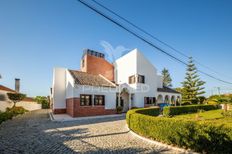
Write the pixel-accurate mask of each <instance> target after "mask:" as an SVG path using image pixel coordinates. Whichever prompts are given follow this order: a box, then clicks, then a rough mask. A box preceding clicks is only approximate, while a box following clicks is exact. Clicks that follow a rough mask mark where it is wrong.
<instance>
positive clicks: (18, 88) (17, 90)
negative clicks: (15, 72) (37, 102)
mask: <svg viewBox="0 0 232 154" xmlns="http://www.w3.org/2000/svg"><path fill="white" fill-rule="evenodd" d="M19 90H20V79H18V78H15V91H16V92H17V93H19Z"/></svg>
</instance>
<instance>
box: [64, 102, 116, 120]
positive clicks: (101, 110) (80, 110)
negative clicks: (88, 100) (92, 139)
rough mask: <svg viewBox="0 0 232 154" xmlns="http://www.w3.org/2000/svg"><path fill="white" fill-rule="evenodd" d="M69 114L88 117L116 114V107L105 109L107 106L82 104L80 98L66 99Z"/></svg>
mask: <svg viewBox="0 0 232 154" xmlns="http://www.w3.org/2000/svg"><path fill="white" fill-rule="evenodd" d="M66 106H67V114H69V115H70V116H72V117H86V116H97V115H110V114H116V110H115V109H105V106H80V98H69V99H66Z"/></svg>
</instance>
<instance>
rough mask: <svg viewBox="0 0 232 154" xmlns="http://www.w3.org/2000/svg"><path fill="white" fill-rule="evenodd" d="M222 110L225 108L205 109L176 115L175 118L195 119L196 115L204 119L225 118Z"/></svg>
mask: <svg viewBox="0 0 232 154" xmlns="http://www.w3.org/2000/svg"><path fill="white" fill-rule="evenodd" d="M222 112H224V111H223V110H221V109H220V110H211V111H203V112H198V113H192V114H183V115H176V116H174V118H184V119H189V120H191V119H194V118H196V117H199V118H202V119H203V120H211V119H220V118H223V115H222Z"/></svg>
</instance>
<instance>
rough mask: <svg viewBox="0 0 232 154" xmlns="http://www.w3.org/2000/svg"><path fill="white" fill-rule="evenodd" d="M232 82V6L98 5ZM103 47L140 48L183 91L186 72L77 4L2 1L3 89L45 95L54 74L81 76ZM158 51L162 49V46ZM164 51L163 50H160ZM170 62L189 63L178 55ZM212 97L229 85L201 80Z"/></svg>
mask: <svg viewBox="0 0 232 154" xmlns="http://www.w3.org/2000/svg"><path fill="white" fill-rule="evenodd" d="M98 1H99V2H101V3H102V4H104V5H105V6H107V7H109V8H111V9H112V10H114V11H116V12H117V13H119V14H120V15H122V16H124V17H126V18H127V19H129V20H130V21H132V22H133V23H135V24H137V25H138V26H140V27H142V28H144V29H146V30H147V31H149V32H150V33H152V34H154V35H155V36H156V37H158V38H159V39H161V40H163V41H165V42H167V43H169V44H170V45H172V46H174V47H175V48H177V49H179V50H181V51H182V52H184V53H185V54H187V55H191V56H193V57H194V58H196V59H197V60H198V61H200V62H201V63H203V64H205V65H207V66H209V67H211V68H213V69H215V70H217V71H218V72H221V74H222V75H220V76H219V75H217V74H214V73H213V72H210V71H209V70H207V69H205V68H202V67H199V69H201V70H204V71H207V72H208V73H211V74H213V75H215V76H218V77H220V78H222V79H224V80H227V81H230V82H232V62H231V57H232V28H231V27H232V20H231V19H232V9H231V6H232V1H230V0H220V1H219V0H192V1H190V0H189V1H186V0H175V1H173V0H147V1H141V0H140V1H139V0H138V1H133V0H126V1H124V0H107V1H106V0H98ZM101 41H106V42H108V43H110V44H111V45H112V46H113V47H114V48H116V47H117V46H123V47H125V48H127V49H133V48H138V49H139V50H140V51H142V52H143V54H144V55H145V56H146V57H147V58H148V59H149V60H150V61H151V62H152V63H153V64H154V65H155V67H157V68H158V70H161V69H162V68H164V67H166V68H168V69H169V71H170V73H171V76H172V78H173V85H174V87H179V86H180V82H181V81H183V79H184V76H185V67H184V66H183V65H181V64H179V63H177V62H176V61H174V60H172V59H170V58H169V57H167V56H165V55H163V54H162V53H160V52H158V51H157V50H154V49H153V48H152V47H150V46H148V45H147V44H145V43H144V42H142V41H140V40H139V39H137V38H135V37H134V36H132V35H131V34H129V33H127V32H126V31H124V30H122V29H120V28H119V27H117V26H116V25H114V24H113V23H111V22H109V21H107V20H106V19H104V18H103V17H101V16H99V15H97V14H96V13H94V12H92V11H91V10H89V9H88V8H86V7H85V6H83V5H82V4H80V3H79V2H77V1H76V0H49V1H47V0H37V1H36V0H1V1H0V62H1V65H0V74H1V75H2V77H3V78H2V79H0V84H3V85H6V86H8V87H11V88H14V78H16V77H17V78H20V79H21V91H22V92H24V93H27V94H28V95H29V96H36V95H48V94H49V88H50V87H51V85H52V69H53V68H54V67H67V68H70V69H79V65H80V58H81V56H82V51H83V49H84V48H90V49H94V50H98V51H103V50H104V48H103V47H102V46H101ZM154 43H156V44H158V45H160V44H159V43H157V42H155V41H154ZM161 47H162V48H164V49H166V48H165V47H163V46H161ZM169 52H171V53H172V54H174V55H176V56H178V57H180V58H182V59H183V60H186V59H185V58H183V57H181V56H180V55H178V54H176V53H175V52H173V51H171V50H169ZM201 78H202V79H203V80H204V81H206V82H207V84H206V85H205V87H206V91H207V93H208V94H209V93H211V92H212V90H213V91H214V92H216V91H215V87H217V86H220V87H222V88H230V87H231V85H227V84H223V83H221V82H219V81H216V80H213V79H210V78H209V77H206V76H203V75H201Z"/></svg>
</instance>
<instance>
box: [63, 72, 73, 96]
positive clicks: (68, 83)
mask: <svg viewBox="0 0 232 154" xmlns="http://www.w3.org/2000/svg"><path fill="white" fill-rule="evenodd" d="M65 86H66V98H73V87H74V79H73V77H72V75H71V74H70V72H69V71H68V70H66V85H65Z"/></svg>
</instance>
